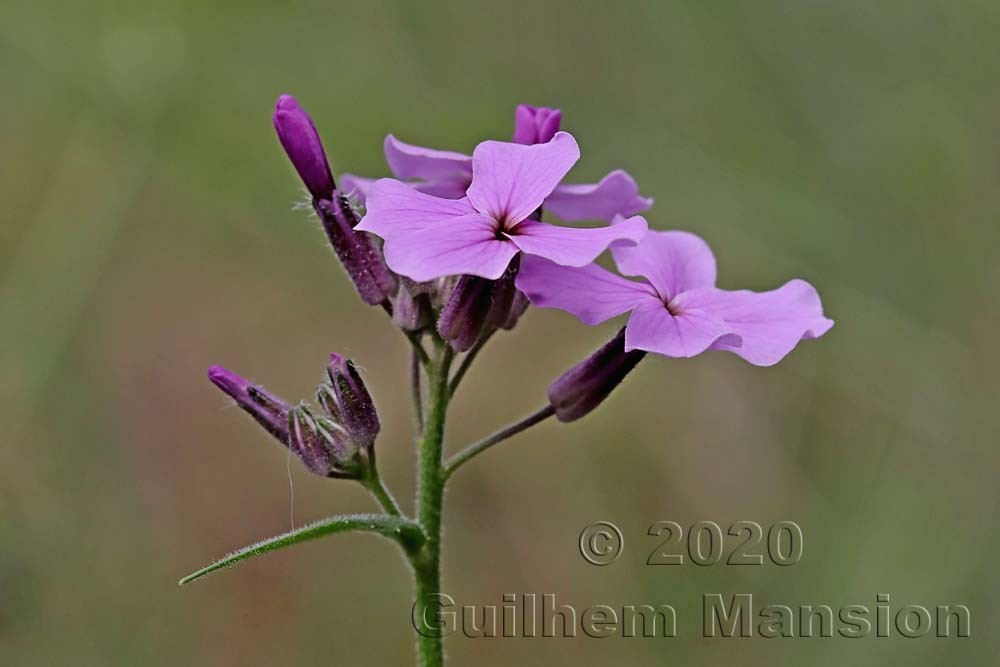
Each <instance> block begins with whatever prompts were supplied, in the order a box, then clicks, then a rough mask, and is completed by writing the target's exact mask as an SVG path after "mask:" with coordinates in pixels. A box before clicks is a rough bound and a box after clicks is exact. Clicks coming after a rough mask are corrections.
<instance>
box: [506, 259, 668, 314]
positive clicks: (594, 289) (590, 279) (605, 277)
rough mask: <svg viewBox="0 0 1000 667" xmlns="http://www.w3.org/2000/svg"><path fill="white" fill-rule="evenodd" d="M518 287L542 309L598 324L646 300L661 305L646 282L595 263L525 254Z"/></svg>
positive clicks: (518, 278) (519, 273)
mask: <svg viewBox="0 0 1000 667" xmlns="http://www.w3.org/2000/svg"><path fill="white" fill-rule="evenodd" d="M517 288H518V289H519V290H521V291H522V292H524V294H525V295H527V297H528V299H530V300H531V303H532V304H534V305H536V306H539V307H541V308H558V309H560V310H565V311H566V312H567V313H570V314H572V315H575V316H577V317H578V318H580V321H581V322H583V323H584V324H589V325H591V326H592V325H595V324H600V323H601V322H604V321H605V320H608V319H611V318H612V317H615V316H616V315H621V314H622V313H625V312H628V311H630V310H632V309H633V308H635V307H636V306H637V305H638V304H640V303H642V302H643V301H653V302H655V303H657V304H659V303H660V302H659V299H658V297H657V296H656V293H655V292H654V291H653V289H652V288H651V287H650V286H649V285H647V284H646V283H640V282H633V281H631V280H626V279H625V278H622V277H620V276H616V275H615V274H613V273H611V272H610V271H607V270H605V269H602V268H601V267H599V266H597V265H596V264H590V265H588V266H583V267H568V266H561V265H559V264H556V263H555V262H551V261H549V260H547V259H542V258H541V257H533V256H531V255H523V256H522V257H521V270H520V271H519V272H518V274H517Z"/></svg>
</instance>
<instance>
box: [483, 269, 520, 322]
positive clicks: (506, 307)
mask: <svg viewBox="0 0 1000 667" xmlns="http://www.w3.org/2000/svg"><path fill="white" fill-rule="evenodd" d="M520 269H521V255H517V256H515V257H514V259H512V260H511V262H510V264H509V265H507V270H506V271H504V273H503V275H501V276H500V277H499V278H497V280H496V282H494V283H493V288H492V290H491V292H490V309H489V311H488V312H487V313H486V323H487V324H489V325H490V326H492V327H497V328H500V327H503V326H504V325H506V324H507V323H508V322H509V321H510V316H511V309H512V308H513V307H514V298H515V297H516V296H517V287H516V286H515V285H514V279H515V278H517V272H518V271H519V270H520Z"/></svg>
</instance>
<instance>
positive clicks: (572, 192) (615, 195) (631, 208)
mask: <svg viewBox="0 0 1000 667" xmlns="http://www.w3.org/2000/svg"><path fill="white" fill-rule="evenodd" d="M652 205H653V200H652V199H651V198H649V197H642V196H640V195H639V186H638V185H637V184H636V182H635V179H633V178H632V177H631V176H630V175H629V174H628V172H625V171H622V170H621V169H616V170H615V171H613V172H611V173H610V174H608V175H607V176H605V177H604V178H602V179H601V180H600V181H599V182H597V183H590V184H582V185H577V184H573V185H560V186H558V187H556V189H555V190H553V191H552V194H551V195H549V196H548V198H547V199H546V200H545V204H544V206H545V210H546V211H548V212H550V213H552V214H554V215H555V216H556V217H557V218H559V219H560V220H565V221H566V222H574V221H576V220H604V221H605V222H611V220H613V219H614V217H615V216H616V215H624V216H630V215H635V214H636V213H640V212H642V211H645V210H646V209H648V208H649V207H650V206H652Z"/></svg>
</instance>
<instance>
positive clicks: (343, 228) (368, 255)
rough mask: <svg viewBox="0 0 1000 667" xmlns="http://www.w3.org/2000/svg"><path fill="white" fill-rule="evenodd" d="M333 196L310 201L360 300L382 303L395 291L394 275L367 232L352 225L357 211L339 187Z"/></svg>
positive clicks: (357, 219) (376, 303)
mask: <svg viewBox="0 0 1000 667" xmlns="http://www.w3.org/2000/svg"><path fill="white" fill-rule="evenodd" d="M332 197H333V198H332V199H318V200H316V201H315V202H314V203H313V206H314V208H315V209H316V214H317V215H318V216H319V219H320V221H321V222H322V223H323V229H324V230H325V231H326V237H327V238H328V239H330V245H332V246H333V251H334V252H335V253H337V257H338V258H340V262H341V264H343V265H344V269H346V270H347V275H349V276H350V277H351V280H352V281H353V282H354V287H355V288H356V289H357V290H358V294H359V295H360V296H361V300H362V301H364V302H365V303H367V304H368V305H370V306H375V305H379V304H382V303H384V302H386V301H387V300H388V299H389V298H391V297H393V296H395V295H396V290H397V284H398V283H397V280H396V276H395V275H394V274H393V273H392V272H391V271H389V268H388V267H387V266H386V265H385V258H384V257H383V256H382V251H381V249H380V248H379V247H378V246H377V245H376V244H375V240H374V238H373V237H372V236H371V235H370V234H369V233H368V232H359V231H355V229H354V227H355V226H357V224H358V222H359V218H358V213H357V211H355V210H354V207H353V206H352V205H351V202H350V201H349V200H348V199H347V197H345V196H344V195H343V194H341V193H340V192H338V191H334V192H333V195H332Z"/></svg>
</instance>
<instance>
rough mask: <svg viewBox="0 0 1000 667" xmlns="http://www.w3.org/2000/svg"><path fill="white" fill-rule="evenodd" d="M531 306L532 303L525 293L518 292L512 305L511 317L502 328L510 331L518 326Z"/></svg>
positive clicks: (509, 316) (508, 317)
mask: <svg viewBox="0 0 1000 667" xmlns="http://www.w3.org/2000/svg"><path fill="white" fill-rule="evenodd" d="M530 305H531V301H529V300H528V297H526V296H525V295H524V292H522V291H520V290H518V292H517V294H515V295H514V303H512V304H511V305H510V315H508V316H507V321H506V322H504V323H503V324H501V325H500V328H501V329H506V330H508V331H509V330H511V329H513V328H514V327H515V326H517V323H518V321H519V320H520V319H521V316H522V315H524V313H526V312H527V310H528V306H530Z"/></svg>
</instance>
